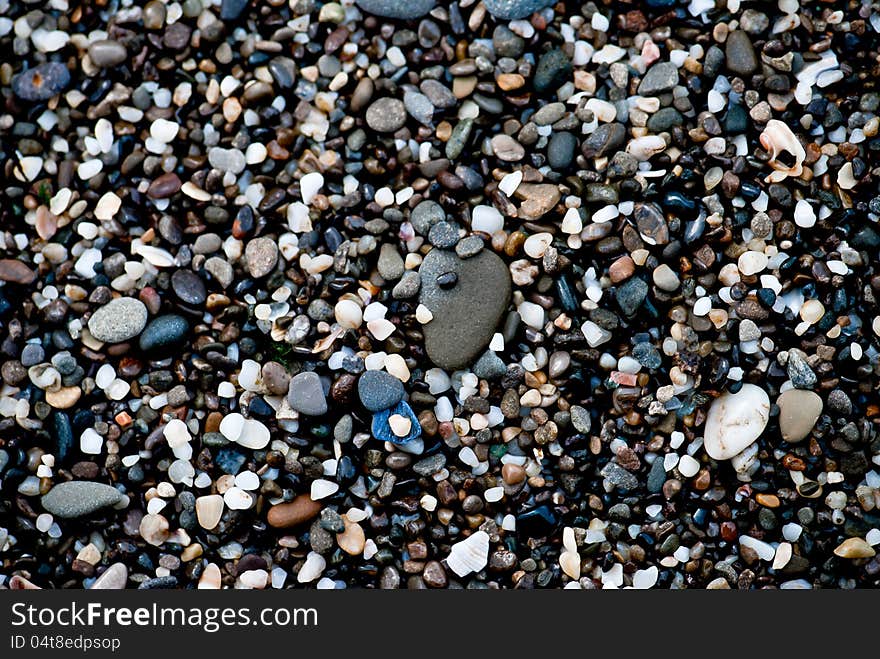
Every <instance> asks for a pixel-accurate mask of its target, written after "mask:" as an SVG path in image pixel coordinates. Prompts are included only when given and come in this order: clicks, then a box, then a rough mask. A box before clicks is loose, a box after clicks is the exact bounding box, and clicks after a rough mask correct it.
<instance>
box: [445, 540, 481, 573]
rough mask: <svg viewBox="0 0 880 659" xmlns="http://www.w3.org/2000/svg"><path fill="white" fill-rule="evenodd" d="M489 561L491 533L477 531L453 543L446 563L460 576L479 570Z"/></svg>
mask: <svg viewBox="0 0 880 659" xmlns="http://www.w3.org/2000/svg"><path fill="white" fill-rule="evenodd" d="M488 561H489V534H487V533H486V532H485V531H477V532H476V533H474V534H473V535H470V536H468V537H467V538H466V539H464V540H462V541H461V542H457V543H455V544H454V545H452V548H451V551H450V553H449V556H448V557H447V558H446V564H447V565H448V566H449V569H450V570H452V571H453V572H455V574H457V575H458V576H459V577H466V576H467V575H469V574H471V573H473V572H479V571H480V570H482V569H483V568H484V567H486V563H487V562H488Z"/></svg>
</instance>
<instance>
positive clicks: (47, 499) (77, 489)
mask: <svg viewBox="0 0 880 659" xmlns="http://www.w3.org/2000/svg"><path fill="white" fill-rule="evenodd" d="M122 500H123V495H122V493H121V492H120V491H119V490H117V489H116V488H115V487H111V486H110V485H105V484H104V483H95V482H92V481H68V482H66V483H58V485H56V486H55V487H53V488H52V489H51V490H49V492H48V493H46V494H44V495H43V498H42V499H41V502H42V504H43V508H45V509H46V510H47V511H48V512H50V513H52V514H53V515H55V516H56V517H61V518H62V519H72V518H75V517H85V516H86V515H89V514H91V513H93V512H95V511H96V510H100V509H101V508H106V507H107V506H115V505H116V504H118V503H120V502H121V501H122Z"/></svg>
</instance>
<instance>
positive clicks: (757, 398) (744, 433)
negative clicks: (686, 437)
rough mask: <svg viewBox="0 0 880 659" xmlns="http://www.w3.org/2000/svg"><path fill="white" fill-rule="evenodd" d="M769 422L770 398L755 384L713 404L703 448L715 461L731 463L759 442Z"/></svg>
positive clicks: (707, 421) (705, 431) (722, 397)
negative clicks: (732, 459)
mask: <svg viewBox="0 0 880 659" xmlns="http://www.w3.org/2000/svg"><path fill="white" fill-rule="evenodd" d="M769 420H770V398H769V397H768V396H767V392H766V391H764V390H763V389H761V388H760V387H758V386H755V385H753V384H744V385H742V388H741V389H740V390H739V391H738V392H736V393H730V392H725V393H723V394H721V396H719V397H718V398H716V399H715V400H714V401H712V405H711V406H710V407H709V412H708V414H707V415H706V426H705V428H704V430H703V445H704V446H705V448H706V453H708V454H709V457H711V458H712V459H714V460H729V459H731V458H732V457H733V456H735V455H737V454H738V453H740V452H742V451H743V450H744V449H746V448H747V447H749V446H750V445H751V444H752V443H754V442H755V441H757V439H758V438H759V437H760V436H761V433H763V432H764V428H765V427H766V426H767V422H768V421H769Z"/></svg>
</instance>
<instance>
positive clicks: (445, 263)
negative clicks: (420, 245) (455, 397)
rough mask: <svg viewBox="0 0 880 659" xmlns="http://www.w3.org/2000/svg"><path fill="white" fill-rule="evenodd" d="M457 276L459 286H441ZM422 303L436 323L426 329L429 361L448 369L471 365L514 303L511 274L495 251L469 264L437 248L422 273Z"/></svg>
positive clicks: (474, 258)
mask: <svg viewBox="0 0 880 659" xmlns="http://www.w3.org/2000/svg"><path fill="white" fill-rule="evenodd" d="M450 273H453V274H454V275H455V276H457V278H458V279H457V281H456V282H455V284H454V285H453V286H450V287H448V288H442V287H441V285H440V284H439V283H438V281H437V279H438V277H441V275H446V276H445V277H443V278H441V281H444V280H449V279H450V277H449V274H450ZM419 275H420V276H421V279H422V288H421V292H420V295H419V301H420V302H421V303H422V304H424V305H425V306H426V307H428V309H430V310H431V313H432V314H433V315H434V318H433V320H432V321H431V322H429V323H428V324H427V325H425V326H424V334H425V350H426V351H427V353H428V357H429V358H430V359H431V361H432V362H434V363H435V364H436V365H437V366H440V367H442V368H446V369H451V368H460V367H462V366H467V365H469V364H470V363H471V362H472V361H473V359H474V358H475V357H476V356H477V355H478V354H479V353H480V352H481V351H482V350H483V348H485V347H486V345H487V344H488V343H489V341H490V340H491V339H492V335H493V334H494V332H495V328H496V327H497V326H498V321H499V320H500V319H501V316H502V315H503V314H504V312H505V310H506V309H507V305H508V302H509V300H510V272H509V271H508V269H507V266H506V265H505V264H504V261H502V260H501V258H499V257H498V256H497V255H496V254H495V253H494V252H490V251H488V250H483V251H482V252H480V253H479V254H477V255H476V256H472V257H471V258H468V259H462V258H460V257H459V256H458V255H457V254H456V253H455V252H452V251H446V250H439V249H433V250H431V251H430V252H428V255H427V256H426V257H425V260H424V261H423V262H422V265H421V267H420V268H419Z"/></svg>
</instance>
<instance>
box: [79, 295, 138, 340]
mask: <svg viewBox="0 0 880 659" xmlns="http://www.w3.org/2000/svg"><path fill="white" fill-rule="evenodd" d="M146 324H147V307H146V306H145V305H144V303H143V302H141V301H140V300H138V299H136V298H133V297H118V298H116V299H114V300H111V301H110V302H108V303H107V304H105V305H104V306H103V307H101V308H100V309H98V310H96V311H95V313H93V314H92V316H91V318H89V332H90V333H91V335H92V336H93V337H95V338H96V339H97V340H98V341H101V342H103V343H122V342H123V341H128V340H129V339H133V338H134V337H136V336H137V335H138V334H140V333H141V331H142V330H143V329H144V326H145V325H146Z"/></svg>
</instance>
